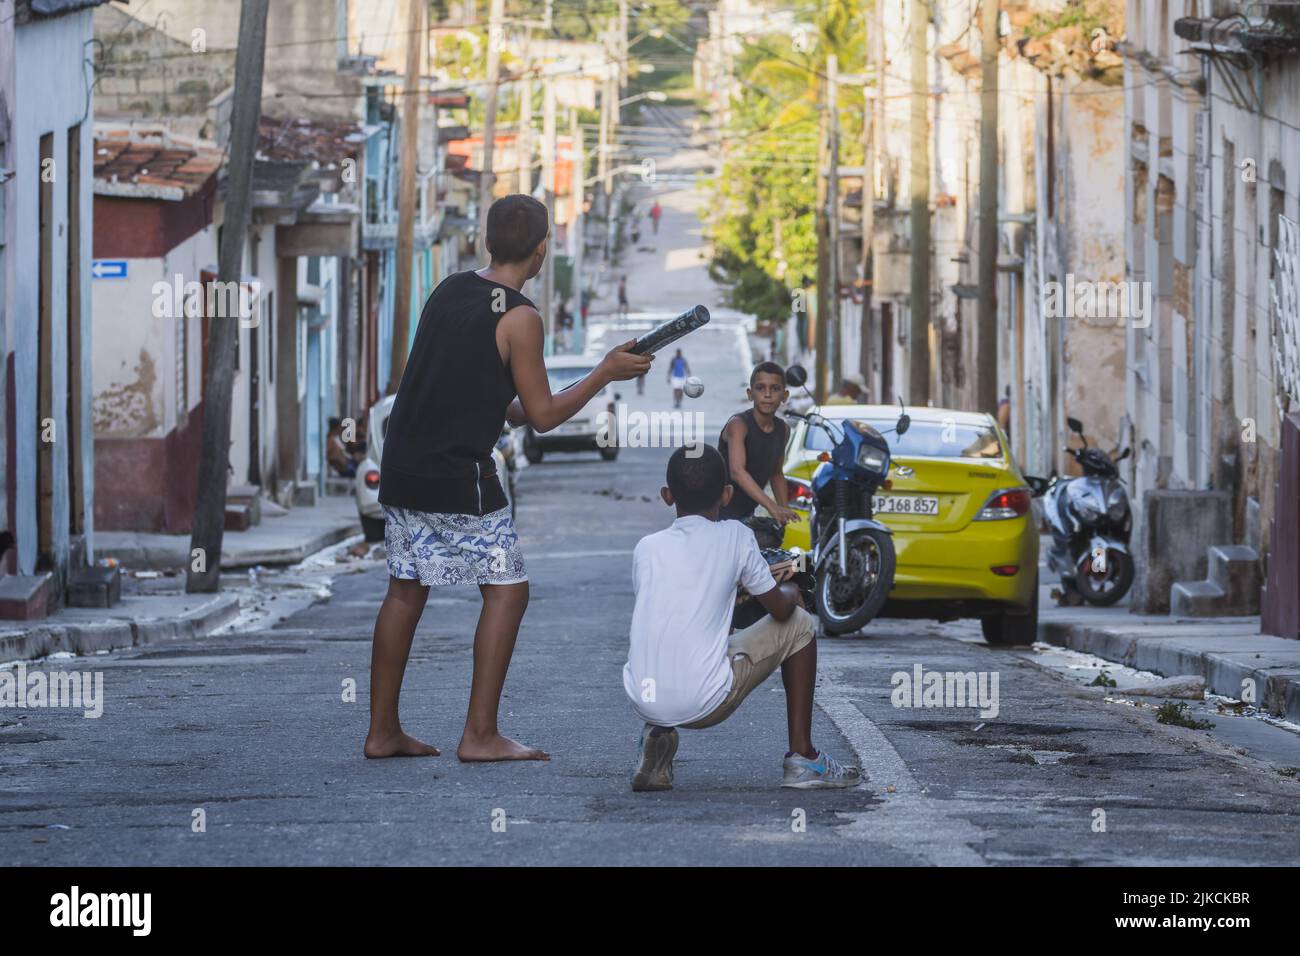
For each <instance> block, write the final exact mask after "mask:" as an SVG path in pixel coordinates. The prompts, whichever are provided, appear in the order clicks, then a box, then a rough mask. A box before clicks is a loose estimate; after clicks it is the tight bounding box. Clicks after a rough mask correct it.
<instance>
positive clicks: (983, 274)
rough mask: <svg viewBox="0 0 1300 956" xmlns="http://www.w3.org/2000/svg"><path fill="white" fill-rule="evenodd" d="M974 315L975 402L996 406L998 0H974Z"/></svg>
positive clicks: (988, 408) (992, 409) (991, 409)
mask: <svg viewBox="0 0 1300 956" xmlns="http://www.w3.org/2000/svg"><path fill="white" fill-rule="evenodd" d="M980 2H981V5H982V8H983V9H982V11H981V12H982V14H983V16H982V17H981V21H980V26H981V30H980V61H981V66H982V67H983V82H982V88H981V90H980V230H979V312H978V315H979V319H978V325H977V327H976V328H977V333H978V336H977V339H976V343H975V361H976V367H977V369H978V373H977V375H976V383H975V389H976V391H975V404H976V407H977V408H979V409H981V410H983V411H986V412H990V413H994V412H996V411H997V408H998V287H997V278H998V0H980Z"/></svg>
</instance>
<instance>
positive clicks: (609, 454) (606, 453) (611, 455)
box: [600, 448, 618, 461]
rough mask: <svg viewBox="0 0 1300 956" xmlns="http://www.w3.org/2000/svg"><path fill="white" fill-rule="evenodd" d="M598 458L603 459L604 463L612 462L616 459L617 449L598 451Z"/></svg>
mask: <svg viewBox="0 0 1300 956" xmlns="http://www.w3.org/2000/svg"><path fill="white" fill-rule="evenodd" d="M600 457H601V458H603V459H605V460H606V461H613V460H614V459H615V458H617V457H618V449H617V448H602V449H601V450H600Z"/></svg>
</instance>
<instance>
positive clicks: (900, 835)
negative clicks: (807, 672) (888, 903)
mask: <svg viewBox="0 0 1300 956" xmlns="http://www.w3.org/2000/svg"><path fill="white" fill-rule="evenodd" d="M823 648H824V645H822V646H820V647H818V650H819V651H822V650H823ZM833 654H834V652H832V654H831V655H825V654H823V659H822V660H823V663H822V666H821V668H820V670H821V678H822V680H821V685H820V686H819V687H818V688H817V696H816V702H817V706H818V707H819V708H821V710H822V712H823V713H824V714H825V715H826V716H827V717H829V718H830V719H831V722H832V723H834V724H835V726H836V727H837V728H839V731H840V733H842V734H843V735H844V737H845V738H846V739H847V740H848V742H849V745H850V746H851V747H852V748H853V750H854V751H855V753H856V756H857V762H858V766H859V767H861V768H862V770H863V771H864V772H865V773H866V775H867V783H866V786H868V787H870V788H871V789H872V790H873V791H875V792H876V793H877V794H878V795H879V797H880V799H881V800H883V801H884V805H883V806H881V807H879V808H878V809H875V810H868V811H866V812H865V813H844V814H841V815H842V816H846V817H849V818H850V819H852V821H853V822H852V823H851V824H849V825H848V826H847V827H842V828H840V829H838V830H837V831H836V832H837V833H839V834H841V835H843V836H847V837H851V838H854V839H860V840H872V841H876V842H883V843H888V844H889V845H890V846H892V847H894V848H895V849H898V850H901V851H902V852H904V853H909V854H912V855H913V856H916V857H918V858H919V859H921V860H923V861H924V862H926V863H929V864H931V865H933V866H985V865H986V864H985V862H984V860H983V858H982V857H981V856H980V855H979V854H978V853H976V852H975V850H974V849H972V846H971V845H972V844H976V843H980V842H982V841H983V839H984V837H983V834H982V833H981V831H980V829H979V828H978V827H976V826H975V825H974V824H972V823H971V822H970V821H969V820H967V819H964V815H965V814H967V813H970V812H972V811H974V810H977V809H979V805H977V804H972V803H970V802H966V801H959V800H932V799H930V798H929V797H927V796H926V795H925V792H924V789H923V788H922V787H921V785H920V784H919V783H917V781H916V778H915V777H913V776H912V773H911V771H910V770H908V769H907V762H906V761H905V760H903V758H902V756H901V755H900V754H899V753H898V751H897V750H895V749H894V746H893V744H891V743H890V742H889V739H888V738H887V737H886V736H885V735H884V734H883V733H881V731H880V728H878V727H877V726H876V725H875V724H874V723H872V722H871V721H870V720H869V719H868V718H867V717H866V716H865V715H864V714H863V713H862V711H860V710H859V709H858V708H857V706H856V705H855V704H854V703H853V698H852V695H851V692H850V688H849V687H847V686H845V685H844V684H843V683H842V682H841V680H840V678H841V673H840V671H839V670H837V669H836V668H835V667H833V666H829V667H828V666H826V665H825V659H826V656H833ZM891 784H892V785H893V787H894V792H893V793H888V792H886V790H885V788H886V787H888V786H890V785H891Z"/></svg>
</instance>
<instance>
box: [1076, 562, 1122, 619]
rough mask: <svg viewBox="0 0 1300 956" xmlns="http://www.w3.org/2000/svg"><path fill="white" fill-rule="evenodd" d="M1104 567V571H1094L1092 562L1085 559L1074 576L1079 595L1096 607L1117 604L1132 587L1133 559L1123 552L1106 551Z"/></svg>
mask: <svg viewBox="0 0 1300 956" xmlns="http://www.w3.org/2000/svg"><path fill="white" fill-rule="evenodd" d="M1104 567H1105V570H1104V571H1098V570H1095V569H1094V564H1093V562H1092V561H1091V560H1090V559H1089V558H1085V559H1084V560H1083V561H1082V562H1080V564H1079V570H1078V573H1077V574H1076V576H1075V587H1077V588H1078V589H1079V594H1080V595H1081V596H1082V597H1083V599H1084V600H1085V601H1087V602H1088V603H1089V604H1092V605H1094V606H1096V607H1110V606H1111V605H1112V604H1115V603H1117V602H1118V601H1119V600H1121V599H1122V598H1123V597H1124V595H1125V594H1128V589H1129V588H1130V587H1131V586H1132V585H1133V559H1132V558H1131V557H1129V556H1128V555H1127V554H1125V553H1124V552H1123V551H1112V550H1107V552H1106V563H1105V565H1104Z"/></svg>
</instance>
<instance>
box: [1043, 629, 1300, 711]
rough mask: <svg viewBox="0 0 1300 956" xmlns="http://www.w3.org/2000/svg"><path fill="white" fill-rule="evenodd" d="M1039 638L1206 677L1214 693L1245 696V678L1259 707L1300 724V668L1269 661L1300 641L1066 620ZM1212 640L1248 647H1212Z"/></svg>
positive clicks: (1147, 667)
mask: <svg viewBox="0 0 1300 956" xmlns="http://www.w3.org/2000/svg"><path fill="white" fill-rule="evenodd" d="M1038 639H1039V640H1040V641H1043V642H1044V643H1047V644H1054V645H1056V646H1057V647H1066V648H1069V649H1070V650H1074V651H1081V652H1083V653H1085V654H1093V655H1096V656H1097V657H1101V658H1105V659H1106V660H1108V661H1114V662H1116V663H1117V664H1124V665H1126V666H1128V667H1134V668H1137V669H1138V670H1144V671H1153V672H1155V673H1157V674H1160V675H1162V676H1165V677H1176V676H1179V675H1183V674H1195V675H1197V676H1199V677H1204V678H1205V684H1206V690H1208V691H1209V692H1210V693H1213V694H1221V695H1222V696H1224V697H1230V698H1232V699H1234V700H1237V699H1240V698H1241V694H1242V688H1243V686H1244V682H1246V681H1253V682H1254V686H1255V689H1256V701H1255V703H1256V706H1258V707H1259V708H1261V709H1262V710H1265V711H1267V712H1268V713H1270V714H1273V715H1274V716H1276V717H1284V718H1286V719H1287V720H1291V721H1295V722H1297V723H1300V666H1297V665H1295V664H1291V663H1282V662H1275V663H1274V664H1272V665H1269V664H1267V663H1265V659H1266V658H1267V657H1269V656H1271V655H1272V654H1273V653H1276V652H1282V653H1283V654H1285V655H1286V656H1292V655H1294V654H1296V653H1297V652H1300V645H1298V644H1297V642H1296V641H1290V640H1287V639H1286V638H1281V637H1271V636H1269V635H1266V634H1258V635H1233V636H1228V637H1220V638H1217V640H1216V636H1214V635H1210V634H1202V635H1201V636H1196V635H1195V634H1189V635H1187V636H1181V637H1180V636H1170V635H1168V634H1144V633H1141V632H1135V631H1133V630H1131V629H1130V630H1126V629H1123V628H1110V627H1092V626H1089V625H1086V624H1078V623H1070V622H1066V621H1040V622H1039V624H1038ZM1211 641H1214V642H1216V643H1217V644H1219V645H1223V644H1233V643H1236V644H1242V645H1245V646H1243V647H1240V648H1234V649H1228V648H1225V647H1223V646H1211V647H1207V646H1206V644H1207V642H1211Z"/></svg>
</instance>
